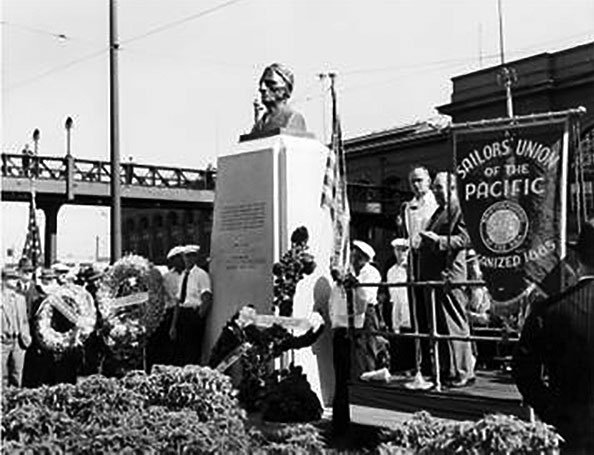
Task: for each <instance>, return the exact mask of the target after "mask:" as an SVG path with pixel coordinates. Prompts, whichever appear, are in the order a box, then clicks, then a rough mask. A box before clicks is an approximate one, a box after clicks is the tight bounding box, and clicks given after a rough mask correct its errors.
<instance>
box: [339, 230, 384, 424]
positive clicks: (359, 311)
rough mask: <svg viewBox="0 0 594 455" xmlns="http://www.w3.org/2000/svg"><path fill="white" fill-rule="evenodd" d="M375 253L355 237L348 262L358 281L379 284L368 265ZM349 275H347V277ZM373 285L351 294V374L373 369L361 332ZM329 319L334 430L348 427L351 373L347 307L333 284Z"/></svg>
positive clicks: (372, 298)
mask: <svg viewBox="0 0 594 455" xmlns="http://www.w3.org/2000/svg"><path fill="white" fill-rule="evenodd" d="M374 256H375V251H374V250H373V248H372V247H371V246H370V245H368V244H367V243H365V242H362V241H360V240H354V241H353V245H352V249H351V263H352V266H353V271H354V272H355V276H354V277H351V278H352V279H353V280H354V281H355V282H357V283H362V284H363V283H380V282H381V275H380V273H379V271H378V270H377V269H376V268H375V267H374V266H373V265H371V264H370V262H371V260H372V259H373V258H374ZM348 279H349V278H348V277H347V280H348ZM376 304H377V288H376V287H371V286H370V287H357V288H356V289H355V291H354V294H353V313H354V315H353V316H354V317H353V325H354V328H355V331H356V332H355V350H356V352H355V363H356V364H355V365H353V367H354V369H353V372H352V374H353V377H359V375H360V374H361V373H363V372H365V371H370V370H373V369H374V364H375V362H374V360H375V359H370V358H369V352H368V350H367V343H366V342H365V339H364V337H363V336H362V334H361V333H357V332H360V331H361V329H363V326H364V324H365V318H366V314H370V311H368V310H372V311H375V306H376ZM329 305H330V308H329V310H330V311H329V313H330V320H331V322H332V329H333V341H332V344H333V346H332V349H333V363H334V376H335V389H334V401H333V404H332V425H333V429H334V431H335V433H337V434H341V433H343V434H344V433H345V432H346V431H347V430H348V424H349V421H350V416H349V404H348V401H349V399H348V381H349V378H350V375H351V343H350V340H349V337H348V330H347V329H348V310H347V300H346V294H345V291H344V287H343V286H342V285H338V284H337V285H335V286H334V288H333V290H332V295H331V297H330V303H329Z"/></svg>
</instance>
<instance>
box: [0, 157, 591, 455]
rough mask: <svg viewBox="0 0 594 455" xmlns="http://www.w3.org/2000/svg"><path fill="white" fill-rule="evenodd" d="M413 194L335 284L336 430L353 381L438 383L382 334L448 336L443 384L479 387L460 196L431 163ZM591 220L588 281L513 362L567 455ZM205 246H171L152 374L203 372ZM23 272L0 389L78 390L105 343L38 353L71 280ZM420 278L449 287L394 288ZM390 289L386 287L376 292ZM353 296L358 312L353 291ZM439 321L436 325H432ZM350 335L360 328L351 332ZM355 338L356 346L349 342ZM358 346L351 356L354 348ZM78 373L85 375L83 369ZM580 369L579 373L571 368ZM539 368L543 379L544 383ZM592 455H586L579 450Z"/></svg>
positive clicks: (557, 304) (587, 380)
mask: <svg viewBox="0 0 594 455" xmlns="http://www.w3.org/2000/svg"><path fill="white" fill-rule="evenodd" d="M409 183H410V186H411V189H412V191H413V195H414V196H413V198H412V199H411V200H410V201H407V202H406V203H405V204H403V206H402V213H401V214H400V217H399V218H400V220H401V221H402V222H401V223H400V224H399V232H398V234H397V236H396V238H394V239H393V240H392V241H391V242H390V245H389V246H387V247H389V248H391V249H392V251H393V255H394V259H393V261H391V262H390V265H389V267H385V268H383V269H382V268H381V267H380V266H378V264H376V263H374V259H375V256H376V254H375V250H374V249H373V247H372V246H371V245H369V244H368V243H366V242H363V241H361V240H354V241H353V242H352V246H351V266H352V269H351V273H350V274H348V275H346V276H344V277H342V282H341V283H340V284H337V285H336V286H334V287H333V288H332V291H331V296H330V300H329V308H328V314H329V317H330V322H331V326H332V337H333V365H334V371H335V394H334V403H333V425H334V429H335V431H336V432H337V433H340V432H344V431H347V430H348V424H349V400H348V382H349V380H350V379H351V378H352V377H353V376H354V377H361V376H362V375H363V374H365V373H368V372H373V371H378V370H379V369H385V370H388V371H390V372H394V371H405V372H411V373H412V372H415V371H416V373H417V374H420V375H421V377H423V376H424V377H430V378H434V377H435V375H436V373H437V371H436V368H437V367H436V363H435V362H434V361H432V358H433V354H434V352H433V351H432V350H431V347H432V344H431V343H430V342H429V341H430V340H428V339H427V338H421V339H420V340H414V339H413V338H411V337H389V339H385V338H384V337H382V336H379V335H377V333H375V334H374V333H370V332H378V331H382V330H383V331H391V332H393V333H408V334H410V333H412V332H418V333H430V332H431V331H432V330H435V332H436V333H437V334H439V335H449V336H453V337H457V338H458V339H444V340H440V341H438V343H437V349H439V358H440V362H439V365H438V367H439V373H440V376H441V378H442V383H444V384H445V385H446V386H447V387H452V388H463V387H467V386H469V385H471V384H472V383H473V382H474V381H475V379H476V376H475V368H476V362H477V352H476V346H474V345H473V343H471V342H470V341H466V340H464V341H462V340H460V339H459V338H465V337H468V336H470V334H471V329H472V327H474V326H486V325H488V324H489V323H490V319H491V318H490V310H491V308H492V302H491V298H490V296H489V292H488V291H487V289H486V288H485V287H484V286H457V285H455V283H456V282H463V281H469V280H481V278H482V274H481V270H480V267H479V262H478V257H477V254H476V252H475V251H474V250H473V249H472V245H471V242H470V238H469V235H468V231H467V228H466V225H465V222H464V218H463V216H462V212H461V209H460V204H459V201H458V199H457V190H456V178H455V176H454V175H453V174H451V173H448V172H439V173H437V175H436V176H435V178H434V180H433V182H432V181H431V178H430V174H429V172H428V170H427V169H426V168H425V167H422V166H419V167H416V168H414V169H412V170H411V172H410V174H409ZM593 247H594V220H590V221H589V222H588V223H586V224H585V226H584V228H583V229H582V232H581V235H580V238H579V241H578V244H577V246H576V251H577V258H578V260H579V263H580V270H581V275H582V278H581V279H580V281H579V282H578V284H577V285H576V286H574V287H571V288H570V289H569V290H567V291H565V292H563V293H562V294H561V295H558V296H553V297H552V298H550V299H549V300H547V301H546V302H545V303H543V304H542V305H539V310H538V311H536V310H535V311H532V312H531V313H530V315H529V316H528V319H527V320H526V322H525V324H524V328H523V332H522V335H521V339H520V343H519V348H518V349H517V352H516V354H515V356H514V376H515V378H516V381H517V384H518V388H519V390H520V392H521V393H522V395H523V396H524V399H525V400H526V402H527V403H528V404H530V405H532V406H534V409H535V410H536V412H537V413H538V415H539V416H541V417H542V418H543V419H544V420H545V421H547V422H549V423H552V424H554V425H555V426H557V428H558V429H559V431H560V432H561V434H562V435H563V436H564V437H566V438H569V439H568V440H569V441H570V444H569V445H568V446H569V447H572V444H574V443H575V447H578V448H579V447H588V448H592V449H594V441H593V440H592V439H593V438H592V431H591V428H592V425H593V424H594V391H593V390H594V366H593V365H592V363H593V359H594V337H593V335H592V333H593V332H592V327H594V307H593V306H592V302H593V300H594V262H593V258H594V250H593V249H592V248H593ZM199 252H200V247H199V246H198V245H185V246H176V247H174V248H172V249H171V250H170V251H169V253H168V255H167V266H168V270H167V272H165V273H164V274H163V285H164V290H165V303H164V306H165V316H164V318H163V320H162V322H161V324H160V326H159V328H158V329H157V331H156V332H155V333H154V335H153V336H152V338H151V339H150V340H149V342H148V345H147V350H146V361H147V366H148V367H149V368H150V366H151V365H153V364H173V365H186V364H200V363H201V361H202V352H201V349H200V347H201V345H202V336H203V332H204V323H205V318H206V316H207V315H208V312H209V311H210V309H211V306H212V291H211V282H210V277H209V275H208V273H207V272H206V271H205V270H204V269H203V268H201V267H199V265H198V264H199V259H200V254H199ZM33 273H34V271H33V270H31V269H30V268H26V267H25V268H23V270H22V273H21V274H16V273H15V272H9V271H7V270H3V272H2V305H1V307H2V381H3V385H4V386H6V385H13V386H21V385H25V386H28V387H35V386H39V385H41V384H54V383H58V382H75V381H76V377H77V374H80V373H81V372H82V373H83V374H91V373H94V372H97V371H98V370H99V368H100V362H101V361H100V357H101V355H100V353H98V352H99V351H100V348H99V347H98V346H99V345H100V344H101V341H100V339H99V336H98V335H96V336H94V337H93V336H92V337H91V338H90V339H89V340H88V342H87V346H88V349H86V348H85V351H84V353H83V356H84V357H85V358H84V359H81V358H80V353H70V354H68V355H61V356H59V357H56V356H52V355H51V353H47V352H42V351H41V350H40V349H39V346H38V344H37V342H36V336H35V331H34V330H33V329H32V328H33V327H34V324H35V317H36V314H37V312H38V310H39V306H40V304H42V302H43V300H44V299H45V297H46V296H47V295H49V294H50V293H51V292H52V288H53V287H55V286H59V285H60V284H63V283H64V282H66V281H68V276H67V274H66V270H61V269H60V268H55V269H54V270H44V271H42V272H41V273H38V276H37V277H36V279H33V276H32V274H33ZM100 279H101V271H97V270H93V269H88V270H85V271H81V273H79V275H78V276H77V280H78V282H79V284H83V285H84V286H85V287H86V289H87V290H88V291H89V292H90V293H91V295H93V296H95V295H96V292H97V286H98V283H99V280H100ZM415 281H421V282H444V281H448V282H450V283H452V284H453V285H450V286H445V287H444V286H438V285H437V286H418V287H417V286H412V287H411V286H406V285H405V286H391V285H390V284H399V283H400V284H405V283H410V282H415ZM382 282H384V283H388V285H387V286H386V287H382V286H379V287H378V286H377V285H378V284H379V283H382ZM350 288H352V289H353V293H352V307H349V306H350V305H349V303H350V301H349V299H348V298H347V292H349V289H350ZM433 316H434V317H433ZM349 327H353V328H354V331H352V332H350V331H349V330H348V329H349ZM351 341H354V343H352V342H351ZM352 349H354V352H352V351H351V350H352ZM81 365H82V366H83V367H82V370H81ZM577 365H581V366H582V368H580V369H579V371H578V370H576V368H575V367H576V366H577ZM543 369H546V371H547V373H548V379H546V380H545V379H544V376H543V374H542V372H543ZM576 453H588V452H576Z"/></svg>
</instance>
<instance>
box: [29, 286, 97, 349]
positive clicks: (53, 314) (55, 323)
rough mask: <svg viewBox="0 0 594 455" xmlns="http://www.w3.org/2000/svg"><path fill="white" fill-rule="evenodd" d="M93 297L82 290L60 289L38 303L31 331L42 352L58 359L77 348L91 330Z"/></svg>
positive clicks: (94, 316) (93, 320)
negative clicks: (34, 323)
mask: <svg viewBox="0 0 594 455" xmlns="http://www.w3.org/2000/svg"><path fill="white" fill-rule="evenodd" d="M96 322H97V311H96V310H95V303H94V302H93V297H92V296H91V294H89V293H88V292H87V291H85V290H84V289H83V288H82V287H80V286H76V285H74V284H65V285H62V286H60V287H58V288H56V290H55V291H54V292H52V293H51V294H50V295H49V296H47V297H46V298H45V299H44V300H43V302H42V303H41V305H40V307H39V310H38V313H37V319H36V325H35V329H36V331H37V337H38V340H39V343H40V345H41V347H42V348H44V349H46V350H48V351H50V352H52V353H54V354H56V355H62V354H64V353H66V352H68V351H71V350H74V349H77V348H81V347H82V346H83V343H84V342H85V340H86V339H87V338H88V337H89V335H91V333H92V332H93V330H94V329H95V324H96Z"/></svg>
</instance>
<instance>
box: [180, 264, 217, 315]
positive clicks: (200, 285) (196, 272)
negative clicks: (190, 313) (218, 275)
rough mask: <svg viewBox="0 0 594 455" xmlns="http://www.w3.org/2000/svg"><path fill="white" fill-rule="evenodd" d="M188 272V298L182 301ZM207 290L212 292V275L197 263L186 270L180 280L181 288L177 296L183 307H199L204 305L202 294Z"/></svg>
mask: <svg viewBox="0 0 594 455" xmlns="http://www.w3.org/2000/svg"><path fill="white" fill-rule="evenodd" d="M186 273H188V274H189V276H188V284H187V288H186V299H185V301H184V302H182V301H181V293H182V286H183V283H184V275H185V274H186ZM205 292H212V291H211V286H210V277H209V276H208V273H206V272H205V271H204V270H202V269H201V268H200V267H198V266H197V265H195V266H193V267H192V268H191V269H190V270H189V271H188V270H186V271H185V272H184V273H183V274H182V276H181V279H180V280H179V290H178V292H177V298H178V299H179V300H180V302H179V306H180V307H181V308H198V307H199V306H200V305H202V294H204V293H205Z"/></svg>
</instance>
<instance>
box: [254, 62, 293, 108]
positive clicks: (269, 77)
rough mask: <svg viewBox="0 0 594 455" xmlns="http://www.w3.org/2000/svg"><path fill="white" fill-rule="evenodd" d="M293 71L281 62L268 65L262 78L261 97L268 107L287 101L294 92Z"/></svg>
mask: <svg viewBox="0 0 594 455" xmlns="http://www.w3.org/2000/svg"><path fill="white" fill-rule="evenodd" d="M293 83H294V78H293V73H292V72H291V71H290V70H289V69H288V68H287V67H285V66H283V65H281V64H279V63H273V64H272V65H269V66H267V67H266V68H265V69H264V72H263V73H262V77H261V78H260V87H259V89H258V90H259V92H260V98H261V101H262V104H264V106H266V107H267V108H268V107H270V106H275V105H279V104H281V103H284V102H286V101H287V100H288V99H289V97H290V96H291V93H292V92H293Z"/></svg>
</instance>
